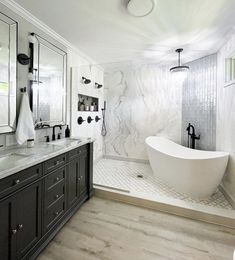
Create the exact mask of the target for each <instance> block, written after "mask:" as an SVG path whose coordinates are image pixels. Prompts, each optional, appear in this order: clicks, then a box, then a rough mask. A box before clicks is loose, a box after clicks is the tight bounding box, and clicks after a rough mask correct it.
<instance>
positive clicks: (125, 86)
mask: <svg viewBox="0 0 235 260" xmlns="http://www.w3.org/2000/svg"><path fill="white" fill-rule="evenodd" d="M104 84H105V98H106V100H107V111H106V124H107V131H108V133H107V136H106V137H105V138H104V146H105V149H104V150H105V151H104V152H105V154H106V155H110V156H122V157H128V158H135V159H147V153H146V148H145V143H144V140H145V138H146V137H147V136H150V135H161V136H165V137H168V138H170V139H172V140H174V141H175V142H177V143H180V142H181V111H182V110H181V105H182V81H181V80H180V79H176V78H174V77H173V76H172V75H171V74H170V72H169V68H168V67H159V66H157V65H143V66H141V67H137V68H134V67H130V68H125V70H122V69H120V70H115V71H110V72H107V73H106V74H105V82H104Z"/></svg>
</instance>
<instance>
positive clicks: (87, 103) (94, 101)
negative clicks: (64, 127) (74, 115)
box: [78, 94, 99, 112]
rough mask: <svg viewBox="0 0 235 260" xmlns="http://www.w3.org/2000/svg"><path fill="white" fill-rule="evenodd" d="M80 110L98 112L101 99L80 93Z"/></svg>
mask: <svg viewBox="0 0 235 260" xmlns="http://www.w3.org/2000/svg"><path fill="white" fill-rule="evenodd" d="M78 111H83V112H98V111H99V99H98V98H97V97H92V96H86V95H82V94H78Z"/></svg>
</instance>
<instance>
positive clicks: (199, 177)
mask: <svg viewBox="0 0 235 260" xmlns="http://www.w3.org/2000/svg"><path fill="white" fill-rule="evenodd" d="M145 142H146V144H147V151H148V157H149V161H150V165H151V167H152V170H153V172H154V174H155V175H156V177H158V178H159V179H161V180H162V181H163V182H164V183H166V184H168V185H169V186H171V187H172V188H174V189H175V190H176V191H178V192H180V193H184V194H187V195H189V196H190V197H192V198H197V199H202V198H207V197H209V196H211V195H212V194H213V193H214V192H215V190H216V189H217V187H218V185H219V184H220V182H221V180H222V178H223V175H224V173H225V170H226V167H227V163H228V158H229V154H228V153H226V152H209V151H200V150H193V149H190V148H187V147H184V146H181V145H179V144H176V143H174V142H172V141H170V140H168V139H166V138H163V137H157V136H149V137H147V138H146V140H145Z"/></svg>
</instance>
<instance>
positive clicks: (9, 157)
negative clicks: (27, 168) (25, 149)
mask: <svg viewBox="0 0 235 260" xmlns="http://www.w3.org/2000/svg"><path fill="white" fill-rule="evenodd" d="M29 156H31V154H23V153H8V154H4V155H0V171H2V170H4V169H7V168H9V165H12V166H14V165H17V164H18V162H19V161H21V160H23V159H26V158H28V157H29Z"/></svg>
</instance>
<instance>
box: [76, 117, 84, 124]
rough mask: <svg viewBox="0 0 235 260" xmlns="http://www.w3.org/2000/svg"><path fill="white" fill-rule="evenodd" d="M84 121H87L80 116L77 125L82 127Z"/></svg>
mask: <svg viewBox="0 0 235 260" xmlns="http://www.w3.org/2000/svg"><path fill="white" fill-rule="evenodd" d="M84 121H85V120H84V119H83V118H82V117H81V116H79V118H78V120H77V123H78V124H79V125H81V124H82V123H83V122H84Z"/></svg>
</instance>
